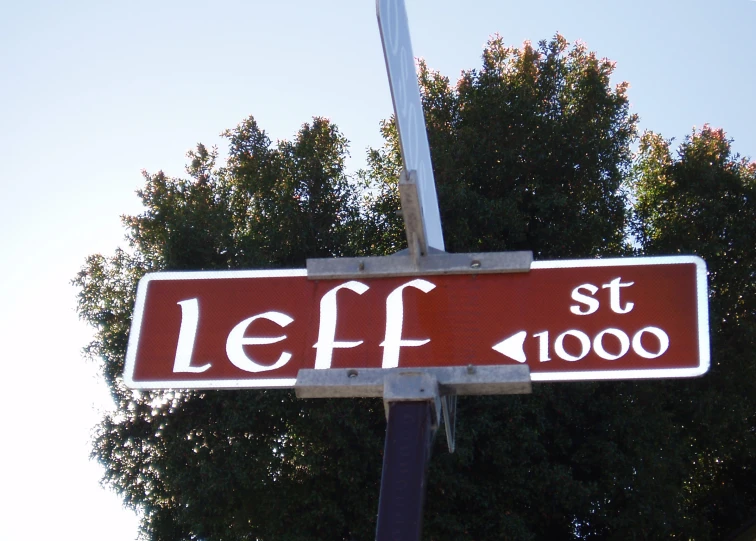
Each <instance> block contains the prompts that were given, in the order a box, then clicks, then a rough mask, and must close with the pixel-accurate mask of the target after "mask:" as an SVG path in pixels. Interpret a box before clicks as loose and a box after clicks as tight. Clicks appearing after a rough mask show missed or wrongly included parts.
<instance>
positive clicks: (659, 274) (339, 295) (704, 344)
mask: <svg viewBox="0 0 756 541" xmlns="http://www.w3.org/2000/svg"><path fill="white" fill-rule="evenodd" d="M468 365H477V366H486V365H489V366H494V365H527V366H528V367H529V368H530V373H531V379H532V380H533V381H565V380H598V379H636V378H660V377H689V376H698V375H701V374H703V373H704V372H706V371H707V369H708V366H709V338H708V301H707V286H706V266H705V263H704V262H703V260H701V259H700V258H698V257H694V256H676V257H657V258H628V259H594V260H574V261H544V262H534V263H533V264H532V267H531V271H530V272H527V273H515V274H464V275H434V276H416V277H406V276H404V277H393V278H365V279H340V280H308V279H307V276H306V271H305V270H272V271H219V272H214V271H213V272H181V273H179V272H165V273H154V274H148V275H147V276H145V277H144V278H143V279H142V280H141V282H140V284H139V288H138V291H137V301H136V306H135V312H134V318H133V323H132V328H131V334H130V337H129V344H128V351H127V356H126V372H125V377H126V382H127V383H128V384H129V385H131V386H132V387H136V388H143V389H149V388H171V387H172V388H240V387H259V388H273V387H291V386H293V385H294V383H295V380H296V377H297V373H298V372H299V370H300V369H303V368H309V369H323V370H327V369H330V368H396V367H399V368H423V367H444V366H468Z"/></svg>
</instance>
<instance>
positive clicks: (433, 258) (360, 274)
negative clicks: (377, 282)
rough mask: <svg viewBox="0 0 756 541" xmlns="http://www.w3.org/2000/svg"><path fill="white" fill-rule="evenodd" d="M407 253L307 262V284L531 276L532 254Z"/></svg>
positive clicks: (310, 260)
mask: <svg viewBox="0 0 756 541" xmlns="http://www.w3.org/2000/svg"><path fill="white" fill-rule="evenodd" d="M406 253H407V252H404V251H402V252H399V253H397V254H395V255H389V256H375V257H339V258H328V259H308V260H307V279H308V280H333V279H354V278H357V279H359V278H389V277H393V276H416V275H420V274H422V275H438V274H493V273H509V272H528V271H530V264H531V263H532V261H533V252H527V251H522V252H482V253H467V254H449V253H446V252H437V251H435V250H433V249H431V250H429V253H428V254H427V255H425V256H423V257H420V258H417V260H415V259H413V257H412V256H410V255H404V254H406Z"/></svg>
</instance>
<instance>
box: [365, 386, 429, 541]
mask: <svg viewBox="0 0 756 541" xmlns="http://www.w3.org/2000/svg"><path fill="white" fill-rule="evenodd" d="M433 407H434V406H433V402H432V401H429V400H423V401H408V402H390V403H389V404H388V423H387V426H386V444H385V447H384V452H383V473H382V476H381V493H380V498H379V501H378V525H377V527H376V533H375V539H376V541H419V539H420V536H421V533H422V526H423V504H424V503H425V481H426V473H427V471H428V461H429V459H430V452H431V442H432V440H433V434H434V432H435V430H434V427H433V415H434V412H433Z"/></svg>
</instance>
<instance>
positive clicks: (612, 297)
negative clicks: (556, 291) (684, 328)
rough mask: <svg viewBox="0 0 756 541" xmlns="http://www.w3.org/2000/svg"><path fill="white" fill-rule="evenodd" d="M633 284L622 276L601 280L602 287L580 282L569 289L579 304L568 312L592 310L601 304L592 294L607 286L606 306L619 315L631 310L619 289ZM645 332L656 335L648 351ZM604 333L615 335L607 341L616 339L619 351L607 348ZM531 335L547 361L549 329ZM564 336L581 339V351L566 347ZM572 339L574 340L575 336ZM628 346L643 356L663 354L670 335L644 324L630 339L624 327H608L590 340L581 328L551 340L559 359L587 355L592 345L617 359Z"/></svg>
mask: <svg viewBox="0 0 756 541" xmlns="http://www.w3.org/2000/svg"><path fill="white" fill-rule="evenodd" d="M632 285H633V282H622V279H621V278H615V279H613V280H611V281H610V282H609V283H606V284H602V285H601V288H599V287H597V286H596V285H594V284H582V285H579V286H578V287H576V288H575V289H573V290H572V295H571V297H572V300H574V301H576V302H577V303H578V304H573V305H571V306H570V312H572V313H573V314H575V315H577V316H590V315H591V314H594V313H595V312H597V311H598V310H599V308H600V307H601V302H600V300H599V299H597V298H596V297H595V295H596V294H597V293H599V291H600V290H608V293H609V295H608V296H609V308H610V309H611V311H612V312H614V313H615V314H620V315H622V314H627V313H629V312H631V311H632V310H633V308H634V307H635V306H634V303H632V302H623V300H622V298H621V297H622V295H621V293H622V290H623V289H625V288H629V287H630V286H632ZM645 334H651V335H653V336H655V337H656V339H657V340H658V342H659V347H658V350H656V351H649V350H648V349H646V348H645V347H644V346H643V335H645ZM607 336H612V337H614V339H613V340H612V339H610V341H614V342H618V343H619V350H618V351H617V350H616V347H615V348H612V350H613V351H616V353H614V352H611V351H607V349H606V347H605V345H604V340H605V339H606V337H607ZM533 337H534V338H537V339H538V344H539V348H538V349H539V360H540V361H541V362H546V361H550V360H551V356H550V347H549V346H550V343H551V342H550V340H549V332H548V331H544V332H539V333H536V334H534V335H533ZM567 337H572V338H573V339H576V340H577V341H578V342H579V343H580V351H579V353H577V355H573V354H572V353H569V352H567V350H566V349H565V347H564V342H565V340H566V339H567ZM571 341H572V342H573V343H574V340H571ZM631 347H632V348H633V351H634V352H635V353H636V354H637V355H638V356H640V357H643V358H644V359H656V358H657V357H661V356H662V355H664V353H665V352H666V351H667V349H668V348H669V336H668V335H667V333H666V332H664V331H663V330H662V329H660V328H659V327H644V328H643V329H641V330H639V331H638V332H636V333H635V334H634V335H633V337H632V339H631V338H630V337H629V336H628V335H627V333H625V332H624V331H622V330H620V329H615V328H609V329H604V330H603V331H601V332H599V333H598V334H597V335H596V336H594V337H593V340H591V338H590V337H589V336H588V335H587V334H585V333H584V332H583V331H578V330H575V329H570V330H567V331H564V332H563V333H562V334H560V335H559V336H557V337H556V340H554V352H555V353H556V354H557V356H558V357H559V358H560V359H563V360H565V361H579V360H580V359H582V358H583V357H585V356H586V355H588V353H589V352H590V351H591V349H593V351H594V353H596V355H598V356H599V357H601V358H602V359H606V360H607V361H616V360H617V359H619V358H621V357H624V356H625V355H626V354H627V352H628V351H630V348H631Z"/></svg>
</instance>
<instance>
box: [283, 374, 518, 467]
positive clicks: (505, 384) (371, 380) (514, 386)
mask: <svg viewBox="0 0 756 541" xmlns="http://www.w3.org/2000/svg"><path fill="white" fill-rule="evenodd" d="M294 390H295V392H296V394H297V398H353V397H375V398H378V397H382V398H383V405H384V408H385V409H386V415H387V416H388V410H389V404H390V403H391V402H406V401H424V400H429V401H432V402H433V406H434V419H435V424H434V429H435V428H438V427H439V426H440V424H441V419H443V422H444V427H445V429H446V442H447V444H448V445H449V452H452V453H453V452H454V448H455V446H456V441H455V425H456V416H457V415H456V413H457V396H458V395H490V394H528V393H530V392H531V384H530V368H529V367H528V366H527V365H517V366H514V365H504V366H474V365H469V366H445V367H430V368H414V369H413V368H360V369H356V368H330V369H328V370H315V369H302V370H300V371H299V373H298V374H297V381H296V383H295V385H294Z"/></svg>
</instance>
